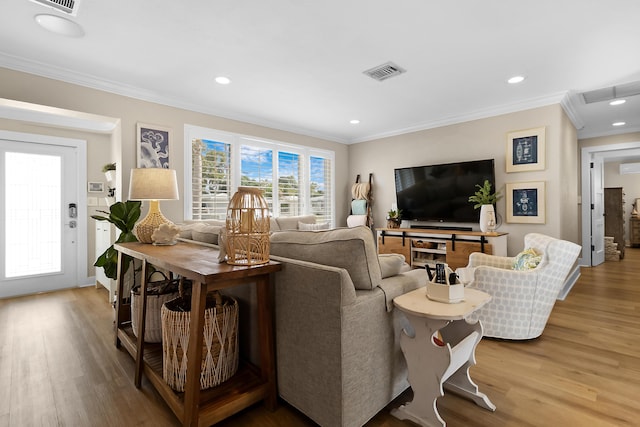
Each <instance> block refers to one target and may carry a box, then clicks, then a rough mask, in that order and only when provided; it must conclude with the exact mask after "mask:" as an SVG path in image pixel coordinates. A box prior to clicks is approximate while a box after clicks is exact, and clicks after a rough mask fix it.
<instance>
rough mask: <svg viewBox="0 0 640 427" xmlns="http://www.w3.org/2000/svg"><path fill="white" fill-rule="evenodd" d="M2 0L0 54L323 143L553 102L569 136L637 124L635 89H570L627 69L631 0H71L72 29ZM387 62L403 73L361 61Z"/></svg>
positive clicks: (27, 65) (632, 68) (632, 32)
mask: <svg viewBox="0 0 640 427" xmlns="http://www.w3.org/2000/svg"><path fill="white" fill-rule="evenodd" d="M3 3H4V10H3V11H2V13H1V14H0V66H3V67H6V68H11V69H16V70H21V71H26V72H30V73H34V74H38V75H42V76H47V77H51V78H55V79H60V80H64V81H68V82H72V83H77V84H81V85H85V86H89V87H94V88H98V89H103V90H107V91H110V92H115V93H120V94H123V95H127V96H133V97H136V98H140V99H145V100H149V101H154V102H159V103H164V104H168V105H173V106H177V107H182V108H186V109H190V110H194V111H200V112H205V113H210V114H214V115H218V116H222V117H227V118H233V119H238V120H242V121H246V122H250V123H256V124H261V125H266V126H269V127H273V128H278V129H284V130H290V131H294V132H298V133H302V134H306V135H312V136H317V137H321V138H325V139H328V140H332V141H337V142H342V143H354V142H360V141H366V140H370V139H373V138H379V137H382V136H389V135H395V134H399V133H404V132H408V131H412V130H420V129H427V128H431V127H436V126H442V125H446V124H451V123H456V122H461V121H467V120H472V119H476V118H483V117H488V116H492V115H495V114H501V113H506V112H511V111H517V110H522V109H529V108H533V107H537V106H542V105H548V104H553V103H558V102H562V104H563V106H564V107H565V110H566V111H567V112H568V114H569V117H570V118H571V119H572V121H573V122H574V124H576V125H577V127H579V128H580V130H579V132H578V135H579V137H580V138H585V137H592V136H601V135H611V134H615V133H627V132H634V131H640V96H635V97H632V98H629V99H628V100H627V103H626V104H624V105H622V106H618V107H611V106H609V105H608V103H606V102H601V103H596V104H589V105H585V104H584V101H583V100H582V97H581V96H579V95H578V94H579V93H580V92H583V91H589V90H594V89H600V88H604V87H609V86H614V85H619V84H624V83H629V82H634V81H638V80H640V55H639V54H638V47H639V46H640V25H638V17H640V2H639V1H637V0H609V1H607V2H604V1H584V0H562V1H558V0H540V1H528V2H524V1H518V2H514V1H513V0H485V1H482V2H480V1H477V0H456V1H450V2H436V1H426V0H419V1H418V0H403V1H396V2H390V1H379V0H366V1H364V0H340V1H339V0H325V1H309V0H298V1H295V0H270V1H258V0H254V1H242V0H233V1H228V0H218V1H211V0H190V1H184V2H181V1H167V0H156V1H131V0H128V1H125V0H109V1H97V0H82V2H81V3H80V4H79V10H78V13H77V16H75V17H73V16H70V17H69V19H71V20H72V21H74V22H76V23H78V24H80V25H81V26H82V28H83V29H84V33H85V35H84V37H80V38H73V37H66V36H62V35H56V34H52V33H50V32H48V31H46V30H44V29H43V28H41V27H40V26H39V25H38V24H37V23H36V22H35V20H34V16H35V15H36V14H39V13H51V14H54V15H59V16H67V15H65V14H64V13H62V12H57V11H53V10H51V9H48V8H45V7H43V6H42V5H39V4H36V3H34V2H32V1H29V0H7V1H5V2H3ZM387 61H393V62H394V63H396V64H398V65H399V66H401V67H403V68H405V69H406V70H407V72H406V73H404V74H401V75H400V76H397V77H394V78H391V79H388V80H386V81H384V82H378V81H375V80H373V79H371V78H369V77H367V76H365V75H364V74H363V71H365V70H367V69H369V68H372V67H375V66H377V65H380V64H383V63H385V62H387ZM516 74H523V75H525V76H526V77H527V79H526V80H525V81H524V82H523V83H521V84H519V85H508V84H506V80H507V78H509V77H511V76H513V75H516ZM219 75H224V76H227V77H229V78H230V79H231V80H232V83H231V84H230V85H227V86H221V85H218V84H216V83H215V82H214V78H215V77H216V76H219ZM0 97H2V94H1V93H0ZM351 119H359V120H360V124H358V125H352V124H350V123H349V121H350V120H351ZM619 120H623V121H626V122H627V125H626V126H625V127H621V128H612V127H611V123H612V122H613V121H619Z"/></svg>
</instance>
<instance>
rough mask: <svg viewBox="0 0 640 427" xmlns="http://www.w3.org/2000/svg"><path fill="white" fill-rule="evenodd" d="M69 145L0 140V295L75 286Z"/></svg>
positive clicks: (73, 164) (72, 151)
mask: <svg viewBox="0 0 640 427" xmlns="http://www.w3.org/2000/svg"><path fill="white" fill-rule="evenodd" d="M77 162H78V158H77V150H76V148H74V147H69V146H61V145H51V144H43V143H30V142H23V141H11V140H5V139H0V171H1V172H0V212H1V213H2V214H1V215H0V249H1V252H0V253H1V254H2V255H0V258H1V259H0V297H10V296H16V295H26V294H33V293H37V292H46V291H51V290H56V289H62V288H69V287H73V286H76V285H77V268H76V267H77V266H76V263H77V258H76V254H77V248H76V245H77V228H76V226H77V220H78V219H77V216H78V206H77V197H78V190H77V185H76V182H75V177H76V175H75V173H76V171H77V167H78V166H77Z"/></svg>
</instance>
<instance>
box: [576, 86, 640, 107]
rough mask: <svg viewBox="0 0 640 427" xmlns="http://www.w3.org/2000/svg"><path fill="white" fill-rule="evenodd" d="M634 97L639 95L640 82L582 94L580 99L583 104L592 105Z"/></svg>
mask: <svg viewBox="0 0 640 427" xmlns="http://www.w3.org/2000/svg"><path fill="white" fill-rule="evenodd" d="M635 95H640V82H633V83H627V84H624V85H618V86H611V87H606V88H604V89H596V90H592V91H589V92H583V93H582V98H583V99H584V102H585V103H587V104H592V103H594V102H601V101H611V100H612V99H618V98H629V97H630V96H635Z"/></svg>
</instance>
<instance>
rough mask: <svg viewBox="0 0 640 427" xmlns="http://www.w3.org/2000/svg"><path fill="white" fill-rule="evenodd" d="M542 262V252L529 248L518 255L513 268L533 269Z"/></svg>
mask: <svg viewBox="0 0 640 427" xmlns="http://www.w3.org/2000/svg"><path fill="white" fill-rule="evenodd" d="M541 262H542V254H539V253H538V252H537V251H536V250H535V249H533V248H527V249H525V250H524V251H522V252H520V253H519V254H518V255H516V257H515V259H514V260H513V269H514V270H517V271H527V270H533V269H534V268H536V267H537V266H538V265H540V263H541Z"/></svg>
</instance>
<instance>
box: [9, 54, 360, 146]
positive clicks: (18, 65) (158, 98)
mask: <svg viewBox="0 0 640 427" xmlns="http://www.w3.org/2000/svg"><path fill="white" fill-rule="evenodd" d="M0 66H2V67H5V68H8V69H11V70H14V71H20V72H24V73H27V74H34V75H37V76H40V77H46V78H50V79H53V80H59V81H63V82H65V83H71V84H75V85H79V86H83V87H87V88H90V89H96V90H100V91H103V92H108V93H112V94H116V95H121V96H126V97H129V98H134V99H139V100H141V101H146V102H153V103H156V104H161V105H166V106H170V107H175V108H180V109H183V110H187V111H193V112H196V113H202V114H208V115H212V116H216V117H220V118H224V119H229V120H235V121H239V122H244V123H248V124H252V125H255V126H263V127H268V128H270V129H275V130H281V131H284V132H291V133H296V134H301V135H306V136H310V137H313V138H319V139H323V140H325V141H331V142H337V143H340V144H347V143H348V142H349V140H347V139H344V138H339V137H336V136H335V135H329V134H325V133H322V132H316V131H313V130H310V129H306V128H301V127H296V126H289V125H285V124H283V123H280V122H275V121H269V120H264V119H260V118H258V117H254V116H251V115H247V114H232V113H229V112H226V111H219V110H216V109H212V108H210V107H205V106H203V105H198V104H193V103H188V102H184V101H183V100H180V99H178V98H172V97H167V96H165V95H161V94H159V93H157V92H153V91H148V90H144V89H140V88H138V87H135V86H130V85H126V84H123V83H119V82H116V81H112V80H106V79H102V78H98V77H95V76H91V75H88V74H83V73H78V72H75V71H73V70H69V69H66V68H61V67H55V66H51V65H48V64H44V63H41V62H38V61H32V60H27V59H24V58H20V57H17V56H12V55H7V54H6V53H1V52H0Z"/></svg>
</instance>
